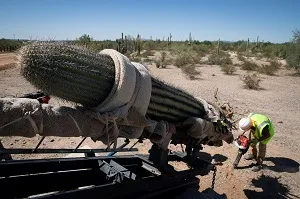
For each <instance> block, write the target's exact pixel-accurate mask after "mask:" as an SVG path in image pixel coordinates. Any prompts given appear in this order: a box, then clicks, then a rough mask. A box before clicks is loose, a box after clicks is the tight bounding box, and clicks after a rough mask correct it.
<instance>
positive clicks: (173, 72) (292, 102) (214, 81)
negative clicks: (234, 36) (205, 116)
mask: <svg viewBox="0 0 300 199" xmlns="http://www.w3.org/2000/svg"><path fill="white" fill-rule="evenodd" d="M13 62H14V58H13V54H0V67H1V64H2V65H3V64H9V63H13ZM149 68H150V70H151V72H152V73H153V75H154V76H156V77H158V78H160V79H163V80H164V81H166V82H168V83H171V84H173V85H175V86H178V87H180V88H183V89H185V90H186V91H188V92H189V93H191V94H193V95H194V96H195V97H199V98H203V99H205V100H212V99H213V95H214V90H215V89H216V88H218V90H219V92H218V96H219V98H220V100H222V101H228V102H230V104H231V105H233V106H234V109H235V111H236V112H239V113H244V115H247V114H248V113H250V112H257V113H263V114H266V115H268V116H269V117H270V118H271V120H272V121H273V123H274V124H275V137H274V138H273V140H272V141H271V142H270V143H269V144H268V146H267V159H266V161H265V163H264V164H265V165H264V169H263V170H262V171H259V172H257V173H255V172H253V171H251V169H250V165H251V164H252V163H253V162H251V161H250V162H249V161H245V160H241V162H240V168H239V169H237V170H232V168H231V165H232V162H233V161H234V158H235V155H236V153H237V149H236V148H235V147H234V146H233V145H232V144H230V145H229V144H226V143H225V144H224V146H223V147H219V148H217V147H208V146H207V147H205V148H204V151H203V152H204V153H203V155H205V157H208V158H213V159H215V161H217V162H221V163H222V165H219V166H217V180H216V185H215V189H216V191H217V192H219V193H226V194H227V196H228V198H234V199H235V198H287V197H290V198H299V197H300V194H299V193H300V183H299V182H300V174H299V162H300V144H299V143H300V141H299V140H300V134H299V132H300V126H299V118H300V89H299V85H300V78H299V77H294V76H292V75H291V73H292V72H291V71H287V70H286V69H284V68H282V69H281V70H280V71H279V72H278V73H277V74H276V75H275V76H265V75H261V78H262V82H261V87H262V89H261V90H258V91H253V90H247V89H244V88H243V82H242V81H241V80H240V78H239V75H241V74H243V73H244V71H241V70H238V71H237V72H236V73H237V74H236V75H232V76H227V75H224V74H223V73H222V72H221V70H220V67H219V66H206V65H203V66H202V67H198V70H200V71H201V75H200V76H199V79H197V80H188V79H186V78H185V77H184V75H183V74H182V73H181V71H180V69H177V68H175V67H173V66H168V67H167V68H166V69H157V68H156V67H155V66H153V65H149ZM35 90H36V89H35V88H34V87H33V86H32V85H30V83H28V82H27V81H26V80H25V79H24V78H22V77H21V76H20V75H19V69H18V68H12V69H7V70H2V71H0V96H1V97H4V96H9V95H14V96H15V95H18V94H21V93H26V92H32V91H35ZM52 103H53V104H54V105H59V104H62V103H63V102H62V101H59V100H57V99H54V100H53V101H52ZM37 140H38V138H34V139H24V138H19V137H18V138H15V137H14V138H3V139H2V142H3V144H4V146H5V147H33V146H34V145H35V144H36V143H37ZM78 141H79V139H75V138H68V139H60V138H47V140H46V141H45V143H46V144H50V146H55V147H64V146H69V147H70V146H75V145H76V143H78ZM88 144H90V145H91V146H92V147H93V146H99V145H100V144H99V143H93V142H92V141H88ZM48 146H49V145H47V147H48ZM149 147H150V143H148V142H146V143H144V144H141V145H140V146H139V149H140V150H141V152H143V153H146V152H147V148H149ZM171 147H172V148H173V149H174V148H177V149H178V150H179V147H178V146H177V147H175V146H171ZM205 153H209V154H210V155H209V154H205ZM43 157H44V156H43ZM18 158H23V156H21V157H20V156H19V157H18ZM179 167H180V165H179ZM211 177H212V175H210V176H205V177H202V178H201V179H200V181H201V183H200V185H201V189H205V188H207V187H209V186H210V185H211Z"/></svg>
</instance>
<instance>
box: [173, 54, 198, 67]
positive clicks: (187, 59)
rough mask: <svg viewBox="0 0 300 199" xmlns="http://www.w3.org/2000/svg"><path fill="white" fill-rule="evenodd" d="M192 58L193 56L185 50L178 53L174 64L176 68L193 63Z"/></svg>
mask: <svg viewBox="0 0 300 199" xmlns="http://www.w3.org/2000/svg"><path fill="white" fill-rule="evenodd" d="M193 63H194V59H193V57H192V56H191V55H190V54H189V53H186V52H182V53H180V54H178V55H177V56H176V58H175V60H174V65H175V66H177V67H178V68H181V67H183V66H186V65H188V64H193Z"/></svg>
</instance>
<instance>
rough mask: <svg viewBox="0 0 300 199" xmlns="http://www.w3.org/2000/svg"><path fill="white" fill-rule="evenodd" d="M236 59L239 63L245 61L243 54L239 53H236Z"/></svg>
mask: <svg viewBox="0 0 300 199" xmlns="http://www.w3.org/2000/svg"><path fill="white" fill-rule="evenodd" d="M237 59H238V60H239V61H245V60H246V59H245V57H244V56H243V54H242V53H240V52H238V53H237Z"/></svg>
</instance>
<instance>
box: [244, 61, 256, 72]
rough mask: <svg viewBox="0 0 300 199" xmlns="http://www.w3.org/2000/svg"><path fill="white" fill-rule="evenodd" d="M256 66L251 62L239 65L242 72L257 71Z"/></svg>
mask: <svg viewBox="0 0 300 199" xmlns="http://www.w3.org/2000/svg"><path fill="white" fill-rule="evenodd" d="M257 68H258V65H257V64H256V63H254V62H251V61H246V60H245V61H244V63H243V64H242V65H241V69H242V70H248V71H255V70H257Z"/></svg>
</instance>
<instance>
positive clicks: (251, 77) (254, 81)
mask: <svg viewBox="0 0 300 199" xmlns="http://www.w3.org/2000/svg"><path fill="white" fill-rule="evenodd" d="M241 80H242V81H243V82H244V84H245V88H247V89H252V90H259V89H260V86H259V84H260V82H261V79H260V78H259V77H258V75H257V74H256V73H252V74H249V73H248V74H246V75H244V76H242V77H241Z"/></svg>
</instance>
